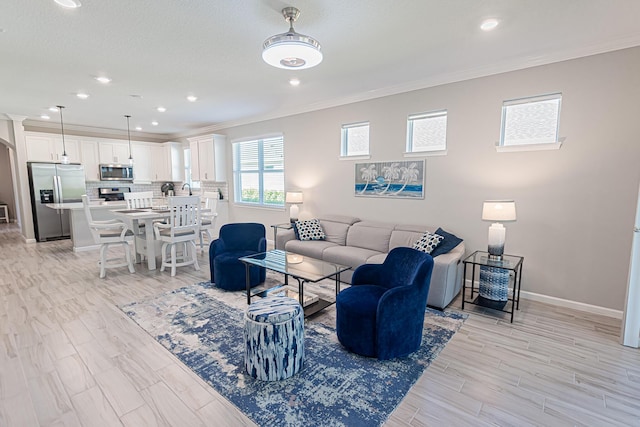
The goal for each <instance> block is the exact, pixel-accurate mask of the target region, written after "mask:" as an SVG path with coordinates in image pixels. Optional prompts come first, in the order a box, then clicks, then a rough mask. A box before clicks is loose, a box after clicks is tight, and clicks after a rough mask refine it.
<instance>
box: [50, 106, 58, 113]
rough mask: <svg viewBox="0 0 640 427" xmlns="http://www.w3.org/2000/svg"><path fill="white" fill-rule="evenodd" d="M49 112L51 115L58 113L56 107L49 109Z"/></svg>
mask: <svg viewBox="0 0 640 427" xmlns="http://www.w3.org/2000/svg"><path fill="white" fill-rule="evenodd" d="M49 111H51V112H52V113H57V112H58V108H57V107H49Z"/></svg>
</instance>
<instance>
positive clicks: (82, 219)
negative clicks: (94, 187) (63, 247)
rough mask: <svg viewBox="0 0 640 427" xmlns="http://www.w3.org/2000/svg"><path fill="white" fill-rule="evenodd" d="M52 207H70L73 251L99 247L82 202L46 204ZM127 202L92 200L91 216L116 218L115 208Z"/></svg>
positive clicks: (99, 218)
mask: <svg viewBox="0 0 640 427" xmlns="http://www.w3.org/2000/svg"><path fill="white" fill-rule="evenodd" d="M46 206H47V207H48V208H51V209H68V210H69V223H70V224H69V225H70V228H71V242H72V243H73V251H74V252H81V251H88V250H94V249H99V248H100V245H97V244H96V243H95V241H94V240H93V236H92V235H91V230H90V229H89V223H88V222H87V217H86V215H85V214H84V206H83V205H82V203H81V202H77V203H49V204H47V205H46ZM126 207H127V204H126V203H125V202H122V201H117V202H104V201H92V202H91V203H90V209H91V217H92V218H93V219H94V220H96V221H105V220H109V219H115V216H114V215H113V212H111V210H113V209H119V208H125V209H126Z"/></svg>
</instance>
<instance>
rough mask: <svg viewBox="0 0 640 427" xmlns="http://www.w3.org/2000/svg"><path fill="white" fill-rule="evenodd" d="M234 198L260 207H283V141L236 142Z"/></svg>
mask: <svg viewBox="0 0 640 427" xmlns="http://www.w3.org/2000/svg"><path fill="white" fill-rule="evenodd" d="M233 180H234V184H235V185H234V192H235V201H236V202H237V203H246V204H250V205H257V206H268V207H282V206H284V140H283V138H282V137H281V136H280V137H277V138H268V139H266V138H265V139H258V140H254V141H243V142H235V143H233Z"/></svg>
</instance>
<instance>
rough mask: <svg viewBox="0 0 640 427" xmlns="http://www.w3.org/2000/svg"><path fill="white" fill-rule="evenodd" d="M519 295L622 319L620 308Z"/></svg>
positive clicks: (526, 292) (531, 294)
mask: <svg viewBox="0 0 640 427" xmlns="http://www.w3.org/2000/svg"><path fill="white" fill-rule="evenodd" d="M467 287H471V280H467ZM475 288H476V289H478V282H476V285H475ZM509 290H510V291H512V290H513V289H511V288H509ZM520 297H521V298H523V299H528V300H531V301H537V302H543V303H545V304H551V305H555V306H558V307H565V308H571V309H573V310H580V311H584V312H587V313H591V314H598V315H600V316H607V317H613V318H615V319H620V320H622V317H623V311H622V310H614V309H612V308H606V307H600V306H598V305H592V304H586V303H584V302H579V301H572V300H568V299H563V298H558V297H552V296H549V295H544V294H537V293H535V292H528V291H522V290H521V291H520Z"/></svg>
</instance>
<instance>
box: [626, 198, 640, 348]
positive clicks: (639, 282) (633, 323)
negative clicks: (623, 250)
mask: <svg viewBox="0 0 640 427" xmlns="http://www.w3.org/2000/svg"><path fill="white" fill-rule="evenodd" d="M622 344H623V345H626V346H629V347H635V348H638V346H639V344H640V189H639V190H638V201H637V208H636V218H635V222H634V225H633V243H632V246H631V261H630V263H629V281H628V284H627V299H626V301H625V308H624V316H623V318H622Z"/></svg>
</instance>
